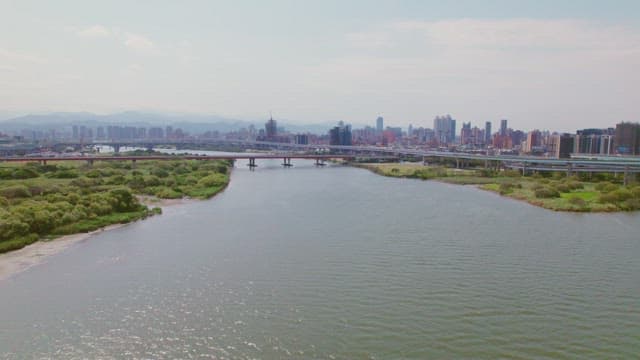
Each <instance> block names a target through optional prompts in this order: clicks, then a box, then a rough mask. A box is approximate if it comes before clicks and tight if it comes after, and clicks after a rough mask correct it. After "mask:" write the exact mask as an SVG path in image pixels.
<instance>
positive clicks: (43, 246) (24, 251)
mask: <svg viewBox="0 0 640 360" xmlns="http://www.w3.org/2000/svg"><path fill="white" fill-rule="evenodd" d="M136 197H137V198H138V201H139V202H140V204H142V205H145V206H148V207H159V208H166V207H169V206H177V205H187V204H190V203H194V202H197V201H202V200H200V199H192V198H180V199H161V198H157V197H154V196H148V195H138V196H136ZM141 220H144V219H141ZM134 222H135V221H134ZM131 223H132V222H128V223H124V224H113V225H108V226H105V227H102V228H99V229H97V230H93V231H90V232H84V233H76V234H71V235H64V236H60V237H57V238H52V239H48V240H44V239H43V240H40V241H36V242H34V243H32V244H29V245H27V246H25V247H23V248H21V249H18V250H15V251H10V252H6V253H2V254H0V281H2V280H4V279H7V278H9V277H11V276H13V275H16V274H18V273H20V272H23V271H25V270H28V269H29V268H31V267H33V266H36V265H39V264H42V263H43V262H44V261H46V259H47V258H49V257H50V256H52V255H56V254H58V253H60V252H62V251H64V250H66V249H68V248H69V247H71V246H73V245H75V244H77V243H80V242H83V241H86V240H88V239H90V238H91V237H93V236H94V235H97V234H101V233H103V232H104V231H110V230H115V229H119V228H121V227H124V226H127V225H129V224H131Z"/></svg>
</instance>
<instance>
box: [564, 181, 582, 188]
mask: <svg viewBox="0 0 640 360" xmlns="http://www.w3.org/2000/svg"><path fill="white" fill-rule="evenodd" d="M566 185H567V186H568V187H569V188H570V189H571V190H578V189H584V184H582V183H581V182H579V181H575V180H571V181H567V182H566Z"/></svg>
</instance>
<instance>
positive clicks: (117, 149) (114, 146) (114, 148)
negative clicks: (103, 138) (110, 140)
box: [111, 144, 120, 154]
mask: <svg viewBox="0 0 640 360" xmlns="http://www.w3.org/2000/svg"><path fill="white" fill-rule="evenodd" d="M111 146H113V152H114V153H116V154H119V153H120V144H113V145H111Z"/></svg>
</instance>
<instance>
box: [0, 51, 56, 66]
mask: <svg viewBox="0 0 640 360" xmlns="http://www.w3.org/2000/svg"><path fill="white" fill-rule="evenodd" d="M0 61H5V62H9V63H25V62H26V63H32V64H44V63H46V62H47V59H45V58H43V57H40V56H37V55H32V54H27V53H22V52H17V51H10V50H6V49H3V48H0ZM5 66H8V65H5Z"/></svg>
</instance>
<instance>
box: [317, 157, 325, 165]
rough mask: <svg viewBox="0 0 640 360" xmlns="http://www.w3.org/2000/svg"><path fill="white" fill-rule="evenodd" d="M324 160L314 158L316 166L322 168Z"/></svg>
mask: <svg viewBox="0 0 640 360" xmlns="http://www.w3.org/2000/svg"><path fill="white" fill-rule="evenodd" d="M324 165H325V164H324V159H321V158H316V166H324Z"/></svg>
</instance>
